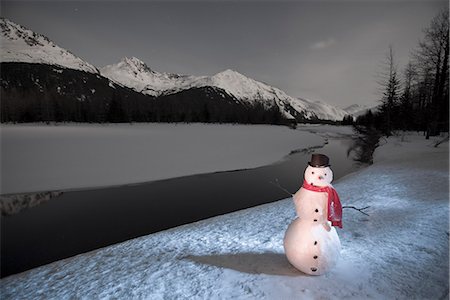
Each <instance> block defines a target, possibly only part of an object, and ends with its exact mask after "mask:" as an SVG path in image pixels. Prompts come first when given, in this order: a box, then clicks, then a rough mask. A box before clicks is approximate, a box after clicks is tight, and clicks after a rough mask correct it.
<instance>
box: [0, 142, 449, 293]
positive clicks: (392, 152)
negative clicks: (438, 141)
mask: <svg viewBox="0 0 450 300" xmlns="http://www.w3.org/2000/svg"><path fill="white" fill-rule="evenodd" d="M430 143H431V142H430V141H426V140H425V139H424V138H423V136H415V135H409V136H406V140H404V141H400V139H399V138H397V137H391V138H389V139H388V143H387V144H385V145H383V146H381V147H380V148H378V149H377V150H376V153H375V163H374V165H372V166H370V167H368V168H365V169H362V170H360V171H359V172H357V173H353V174H350V175H347V176H346V177H344V178H342V179H341V180H339V181H338V182H336V183H335V184H334V186H335V188H336V190H337V191H338V193H339V195H340V197H341V201H342V203H343V205H355V206H358V207H361V206H367V205H370V209H368V211H367V212H368V213H369V214H370V216H369V217H367V216H364V215H362V214H361V213H359V212H357V211H354V210H348V209H345V210H344V216H343V218H344V228H343V229H342V230H338V231H339V236H340V238H341V243H342V253H341V259H340V260H339V262H338V264H337V266H336V267H335V268H334V269H332V270H331V271H330V272H329V273H327V274H325V275H322V276H308V275H305V274H302V273H301V272H299V271H297V270H296V269H294V268H293V267H292V266H290V265H289V263H288V261H287V260H286V258H285V256H284V253H283V236H284V232H285V230H286V228H287V226H288V225H289V223H290V222H291V221H292V219H293V218H294V217H295V209H294V205H293V203H292V200H291V199H285V200H281V201H278V202H274V203H270V204H265V205H261V206H258V207H254V208H250V209H246V210H242V211H238V212H235V213H231V214H227V215H222V216H218V217H214V218H211V219H208V220H204V221H200V222H197V223H192V224H188V225H184V226H181V227H177V228H173V229H171V230H167V231H163V232H159V233H156V234H151V235H148V236H143V237H140V238H137V239H133V240H129V241H127V242H124V243H121V244H117V245H113V246H110V247H107V248H103V249H100V250H96V251H92V252H89V253H85V254H81V255H78V256H76V257H72V258H69V259H65V260H62V261H58V262H55V263H52V264H50V265H46V266H42V267H39V268H36V269H33V270H30V271H27V272H25V273H21V274H17V275H13V276H10V277H7V278H4V279H2V281H1V294H2V296H3V298H4V299H9V298H16V299H34V298H58V299H60V298H91V299H96V298H101V297H108V298H130V297H131V298H147V299H235V298H237V299H366V298H377V299H442V298H446V297H448V279H449V278H448V275H449V270H448V264H449V259H448V257H449V247H448V242H449V223H448V222H449V203H448V182H449V181H448V180H449V174H448V143H446V144H442V145H440V146H439V147H438V148H433V147H431V146H430ZM331 159H332V158H331ZM174 209H175V208H174Z"/></svg>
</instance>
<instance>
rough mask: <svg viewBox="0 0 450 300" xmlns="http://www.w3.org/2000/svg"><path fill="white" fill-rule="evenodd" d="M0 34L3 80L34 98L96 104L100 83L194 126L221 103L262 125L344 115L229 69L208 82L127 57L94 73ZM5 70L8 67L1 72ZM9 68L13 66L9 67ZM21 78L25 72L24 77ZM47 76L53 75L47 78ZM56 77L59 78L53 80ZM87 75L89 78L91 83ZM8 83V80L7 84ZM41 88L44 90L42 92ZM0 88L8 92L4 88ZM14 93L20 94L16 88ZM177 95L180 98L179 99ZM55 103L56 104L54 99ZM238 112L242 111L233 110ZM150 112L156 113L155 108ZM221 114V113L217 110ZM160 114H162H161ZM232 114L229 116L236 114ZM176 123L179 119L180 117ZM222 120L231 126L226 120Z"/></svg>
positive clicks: (29, 39)
mask: <svg viewBox="0 0 450 300" xmlns="http://www.w3.org/2000/svg"><path fill="white" fill-rule="evenodd" d="M0 30H1V35H0V38H1V55H0V63H3V69H4V70H6V68H8V70H9V71H8V74H9V75H11V76H12V75H13V74H15V75H14V76H19V77H21V80H22V81H23V82H22V84H23V83H25V82H28V81H29V80H31V81H32V82H33V83H32V84H33V85H36V86H38V90H37V92H39V93H46V94H49V93H53V92H54V90H56V92H57V94H61V93H62V94H67V95H69V94H70V95H72V94H73V95H72V96H74V97H75V98H77V99H78V98H81V99H84V98H86V97H87V96H86V95H90V97H91V98H92V99H90V101H97V100H98V99H96V98H98V97H97V96H98V95H99V94H98V93H97V94H94V93H93V92H92V90H96V91H99V90H100V89H101V90H105V95H104V96H105V97H106V94H110V93H111V91H109V92H106V90H107V88H106V89H104V88H103V87H101V85H102V84H104V81H107V82H108V83H107V85H108V86H109V87H110V88H114V89H115V88H116V87H118V86H120V87H123V88H124V89H123V91H121V92H124V93H125V94H127V93H128V92H126V91H125V90H126V89H129V90H130V91H132V92H133V93H134V92H136V91H137V92H138V93H139V94H141V95H145V96H150V97H149V98H148V99H156V98H157V99H159V100H161V101H163V100H167V99H170V101H174V102H179V101H182V103H183V105H192V107H193V108H194V107H195V109H197V110H200V111H196V112H195V113H194V112H193V113H192V118H193V120H196V119H198V118H199V117H198V116H199V115H200V116H203V117H204V118H205V119H206V120H208V119H209V117H210V116H211V114H214V115H216V116H217V112H216V111H215V110H217V109H218V107H221V105H224V103H227V104H226V106H227V107H228V108H227V109H231V107H233V109H231V110H235V113H236V112H237V110H242V109H243V110H247V114H251V113H250V110H252V111H258V110H263V111H265V113H264V114H266V115H267V116H266V117H264V118H262V117H261V116H262V115H261V114H259V113H256V114H259V116H260V119H261V120H256V119H255V120H253V121H252V122H267V120H268V119H270V117H268V116H269V115H270V114H271V112H273V113H275V112H276V111H279V112H281V118H282V119H296V120H297V121H308V120H317V119H322V120H324V119H326V120H333V121H335V120H342V118H343V115H345V114H344V113H342V111H341V110H339V109H338V108H335V107H332V106H330V105H328V104H325V103H320V102H312V101H309V100H305V99H301V98H295V97H292V96H290V95H288V94H286V93H285V92H284V91H282V90H280V89H278V88H275V87H272V86H270V85H267V84H265V83H262V82H259V81H257V80H254V79H252V78H249V77H247V76H245V75H243V74H241V73H239V72H237V71H234V70H230V69H228V70H225V71H222V72H219V73H217V74H215V75H213V76H192V75H180V74H172V73H160V72H157V71H155V70H152V69H150V68H149V67H148V66H147V65H146V64H145V63H144V62H143V61H141V60H139V59H138V58H135V57H131V58H124V59H122V60H121V61H120V62H119V63H117V64H113V65H108V66H105V67H103V68H102V69H101V71H99V70H98V69H97V68H96V67H95V66H93V65H91V64H89V63H87V62H85V61H84V60H82V59H81V58H79V57H77V56H75V55H74V54H72V53H71V52H70V51H68V50H65V49H63V48H61V47H59V46H57V45H56V44H55V43H53V42H52V41H50V40H49V39H48V38H47V37H45V36H43V35H41V34H37V33H35V32H33V31H31V30H29V29H27V28H25V27H23V26H21V25H18V24H16V23H14V22H12V21H10V20H7V19H5V18H0ZM7 64H8V66H6V65H7ZM14 64H15V66H13V65H14ZM52 67H53V69H52ZM64 69H69V70H68V71H70V72H69V73H70V74H66V73H64V74H63V73H62V72H64ZM72 71H81V73H82V74H81V73H79V74H78V73H77V74H75V73H73V72H72ZM26 72H28V75H27V74H26ZM30 72H31V73H32V76H31V73H30ZM48 72H50V73H51V74H52V75H50V76H48V75H49V74H48ZM55 72H56V73H57V74H61V75H56V73H55ZM69 75H71V76H75V77H76V78H71V79H70V80H69V79H67V78H69V77H67V76H69ZM88 75H94V76H96V79H94V78H91V77H89V76H88ZM100 75H102V76H100ZM30 76H31V77H30ZM58 76H59V77H58ZM86 76H87V77H86ZM28 77H30V78H28ZM57 77H58V78H57ZM105 77H106V78H105ZM62 78H64V80H69V81H71V82H72V81H73V82H72V84H73V83H74V82H79V83H80V85H77V86H76V88H75V86H73V85H72V86H70V87H66V85H65V84H64V82H63V81H61V80H62ZM91 79H92V80H91ZM10 80H12V79H11V78H10ZM44 81H45V82H44ZM88 81H89V82H91V83H90V86H88V85H87V84H86V83H87V82H88ZM94 81H95V84H94ZM5 84H6V83H5ZM8 84H10V83H8ZM27 84H28V83H27ZM43 86H45V89H44V88H43ZM5 88H7V87H6V86H5ZM9 88H10V87H9ZM18 88H21V85H19V86H18ZM69 90H70V92H69ZM33 93H34V92H33ZM181 93H184V94H183V95H181ZM91 94H92V95H91ZM33 95H34V94H33ZM29 96H31V94H30V95H29ZM169 96H170V97H169ZM131 97H135V96H131ZM189 97H190V98H189ZM192 97H196V98H198V99H200V98H201V99H202V101H207V102H208V103H210V104H208V105H210V106H208V113H205V112H204V110H205V108H204V107H205V104H202V105H201V104H200V102H199V101H197V103H195V101H192V100H193V98H192ZM94 98H95V99H94ZM105 99H107V98H104V99H103V98H102V100H101V101H100V102H103V101H106V100H105ZM198 99H197V100H198ZM194 100H195V99H194ZM55 101H57V100H56V99H55ZM161 101H159V102H158V105H160V106H161V105H163V104H162V102H161ZM211 101H212V102H211ZM219 102H221V103H219ZM152 105H153V104H152ZM155 105H156V104H155ZM167 106H168V105H167ZM213 106H215V108H213ZM239 106H240V107H241V108H238V107H239ZM202 107H203V108H202ZM152 109H156V110H158V109H159V108H158V109H157V108H156V107H154V108H152ZM202 109H203V110H202ZM222 109H224V108H223V107H222ZM249 109H250V110H249ZM161 110H163V109H162V108H161ZM231 110H230V111H229V112H228V114H230V115H233V114H235V113H232V112H231ZM173 113H174V112H173V111H171V112H170V113H165V116H166V115H173ZM150 115H151V118H154V116H155V114H153V115H152V114H150ZM150 115H148V116H147V117H149V116H150ZM272 115H273V114H272ZM273 116H275V115H273ZM147 117H146V118H147ZM217 117H218V116H217ZM180 118H181V119H183V117H182V116H180ZM188 119H189V118H188ZM225 119H226V120H228V119H229V121H231V119H230V118H229V117H227V118H225ZM250 119H252V117H250ZM275 119H277V118H274V120H275ZM238 120H241V122H249V118H248V117H245V118H244V117H243V116H241V117H239V118H237V119H236V120H234V121H238ZM172 121H173V120H172ZM216 121H218V120H216ZM273 122H276V121H273Z"/></svg>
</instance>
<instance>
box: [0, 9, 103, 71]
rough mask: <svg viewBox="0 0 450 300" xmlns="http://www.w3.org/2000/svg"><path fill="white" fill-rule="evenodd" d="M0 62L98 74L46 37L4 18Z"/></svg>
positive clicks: (0, 32)
mask: <svg viewBox="0 0 450 300" xmlns="http://www.w3.org/2000/svg"><path fill="white" fill-rule="evenodd" d="M0 41H1V54H0V62H22V63H36V64H48V65H56V66H60V67H64V68H68V69H75V70H80V71H85V72H89V73H94V74H98V73H99V71H98V70H97V68H96V67H94V66H93V65H91V64H89V63H87V62H85V61H84V60H82V59H81V58H79V57H77V56H75V55H73V54H72V53H70V52H69V51H68V50H65V49H63V48H61V47H59V46H57V45H56V44H55V43H53V42H52V41H50V40H49V39H48V38H47V37H45V36H43V35H41V34H38V33H35V32H33V31H31V30H29V29H27V28H25V27H23V26H21V25H18V24H16V23H14V22H12V21H10V20H7V19H5V18H0Z"/></svg>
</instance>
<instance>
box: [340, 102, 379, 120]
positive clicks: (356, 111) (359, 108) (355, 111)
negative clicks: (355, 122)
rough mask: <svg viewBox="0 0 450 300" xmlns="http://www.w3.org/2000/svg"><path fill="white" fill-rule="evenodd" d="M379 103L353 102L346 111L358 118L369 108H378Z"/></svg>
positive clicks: (372, 109)
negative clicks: (362, 103)
mask: <svg viewBox="0 0 450 300" xmlns="http://www.w3.org/2000/svg"><path fill="white" fill-rule="evenodd" d="M377 107H378V105H374V106H369V105H361V104H352V105H350V106H348V107H346V108H344V111H346V112H347V114H348V115H352V116H353V117H354V118H357V117H359V116H361V115H364V114H365V113H366V112H367V111H368V110H371V111H374V110H376V109H377Z"/></svg>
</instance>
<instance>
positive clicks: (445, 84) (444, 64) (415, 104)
mask: <svg viewBox="0 0 450 300" xmlns="http://www.w3.org/2000/svg"><path fill="white" fill-rule="evenodd" d="M448 58H449V14H448V11H442V12H441V13H439V14H438V15H437V16H435V17H434V18H433V20H432V21H431V23H430V25H429V26H428V27H427V28H425V29H424V35H423V38H422V39H421V40H420V42H419V43H418V45H417V47H416V48H415V49H412V51H411V56H410V60H409V62H408V63H407V65H406V66H405V67H404V68H403V72H402V73H399V68H398V65H397V64H396V60H395V51H394V49H393V47H392V46H390V47H389V50H388V52H387V55H386V59H385V61H384V62H383V69H382V71H381V72H380V73H379V78H378V85H379V88H380V95H381V99H380V106H379V109H378V110H377V111H375V112H372V111H370V110H369V111H367V113H366V114H365V115H362V116H360V117H358V118H357V120H356V124H358V125H365V126H367V127H372V128H375V129H377V130H379V131H381V132H382V133H383V134H384V135H386V136H390V135H392V134H394V132H395V131H396V130H415V131H423V132H424V135H425V137H426V138H427V139H428V138H429V137H430V136H437V135H439V134H440V133H441V132H448V130H449V68H448V67H449V61H448Z"/></svg>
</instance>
